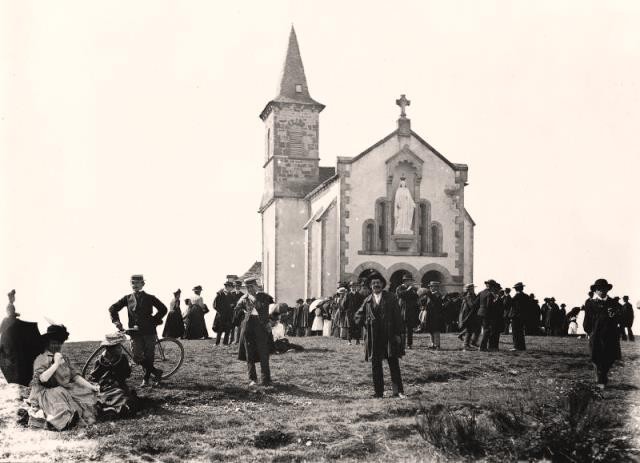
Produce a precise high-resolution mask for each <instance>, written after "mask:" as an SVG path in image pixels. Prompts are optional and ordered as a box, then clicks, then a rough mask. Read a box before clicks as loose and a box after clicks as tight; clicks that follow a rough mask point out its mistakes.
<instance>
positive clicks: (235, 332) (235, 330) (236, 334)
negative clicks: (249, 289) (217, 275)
mask: <svg viewBox="0 0 640 463" xmlns="http://www.w3.org/2000/svg"><path fill="white" fill-rule="evenodd" d="M233 284H234V286H235V289H234V290H233V291H232V292H231V297H230V302H231V310H232V312H233V317H232V319H231V334H230V335H229V344H233V342H234V340H235V343H236V344H238V343H239V342H240V321H242V320H239V319H236V304H237V303H238V301H239V300H240V298H241V297H242V296H244V293H243V292H242V291H241V290H242V280H235V281H234V282H233Z"/></svg>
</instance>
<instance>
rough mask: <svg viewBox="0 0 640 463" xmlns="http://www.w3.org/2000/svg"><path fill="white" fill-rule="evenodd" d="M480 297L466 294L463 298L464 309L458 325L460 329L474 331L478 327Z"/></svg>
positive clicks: (462, 308) (461, 311)
mask: <svg viewBox="0 0 640 463" xmlns="http://www.w3.org/2000/svg"><path fill="white" fill-rule="evenodd" d="M477 312H478V296H477V295H476V294H465V295H463V296H462V307H461V309H460V318H459V319H458V324H459V326H460V329H465V328H466V329H467V330H473V329H474V328H475V327H476V326H477V325H478V315H477Z"/></svg>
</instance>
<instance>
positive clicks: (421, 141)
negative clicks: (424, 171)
mask: <svg viewBox="0 0 640 463" xmlns="http://www.w3.org/2000/svg"><path fill="white" fill-rule="evenodd" d="M410 133H411V137H413V138H414V139H415V140H416V141H417V142H418V143H419V144H420V145H422V146H424V147H425V148H426V149H427V150H429V151H430V152H431V153H433V154H434V155H435V156H436V157H438V158H439V159H440V160H441V161H443V162H444V163H445V164H446V165H447V166H449V167H450V168H451V169H453V170H465V169H467V166H466V164H455V163H452V162H451V161H449V160H448V159H447V158H446V157H444V156H443V155H442V154H441V153H440V152H439V151H438V150H436V149H435V148H434V147H433V146H431V145H430V144H429V143H427V141H425V140H424V139H423V138H422V137H420V135H418V134H417V133H415V132H414V131H413V130H411V132H410ZM395 136H398V130H394V131H393V132H391V133H390V134H389V135H387V136H386V137H384V138H383V139H381V140H379V141H378V142H376V143H374V144H373V145H371V146H370V147H369V148H367V149H366V150H364V151H363V152H361V153H360V154H358V155H357V156H355V157H353V158H349V157H340V158H338V162H343V163H354V162H357V161H359V160H361V159H362V158H364V157H365V156H367V154H369V153H371V152H372V151H374V150H375V149H376V148H378V147H379V146H381V145H383V144H385V143H386V142H388V141H389V140H391V139H392V138H393V137H395ZM403 149H404V148H403ZM401 152H402V150H401V151H400V152H399V153H397V154H396V155H395V156H397V155H399V154H400V153H401ZM412 154H413V155H414V156H415V157H417V158H419V156H418V155H416V154H415V153H413V151H412Z"/></svg>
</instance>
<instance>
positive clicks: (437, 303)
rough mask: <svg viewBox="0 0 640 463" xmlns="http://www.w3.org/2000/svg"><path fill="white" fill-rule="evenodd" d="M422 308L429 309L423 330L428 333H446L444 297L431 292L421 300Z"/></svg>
mask: <svg viewBox="0 0 640 463" xmlns="http://www.w3.org/2000/svg"><path fill="white" fill-rule="evenodd" d="M420 306H421V307H426V309H427V314H426V315H427V316H426V319H425V320H424V326H423V329H424V330H425V331H426V332H428V333H439V332H441V331H444V319H445V313H444V300H443V298H442V295H441V294H440V293H432V292H431V291H429V292H427V293H426V294H425V295H424V296H422V297H421V298H420Z"/></svg>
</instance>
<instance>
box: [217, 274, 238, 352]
mask: <svg viewBox="0 0 640 463" xmlns="http://www.w3.org/2000/svg"><path fill="white" fill-rule="evenodd" d="M232 291H233V283H232V282H231V281H225V282H224V287H223V288H222V289H221V290H220V291H218V292H217V293H216V297H215V299H214V300H213V308H214V309H215V311H216V316H215V318H214V319H213V327H212V328H213V331H215V332H216V333H217V336H216V346H219V345H220V340H221V339H222V344H223V345H225V346H226V345H227V344H229V334H230V333H231V325H232V324H233V323H232V322H233V305H235V303H234V302H235V301H234V297H233V295H232Z"/></svg>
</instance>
